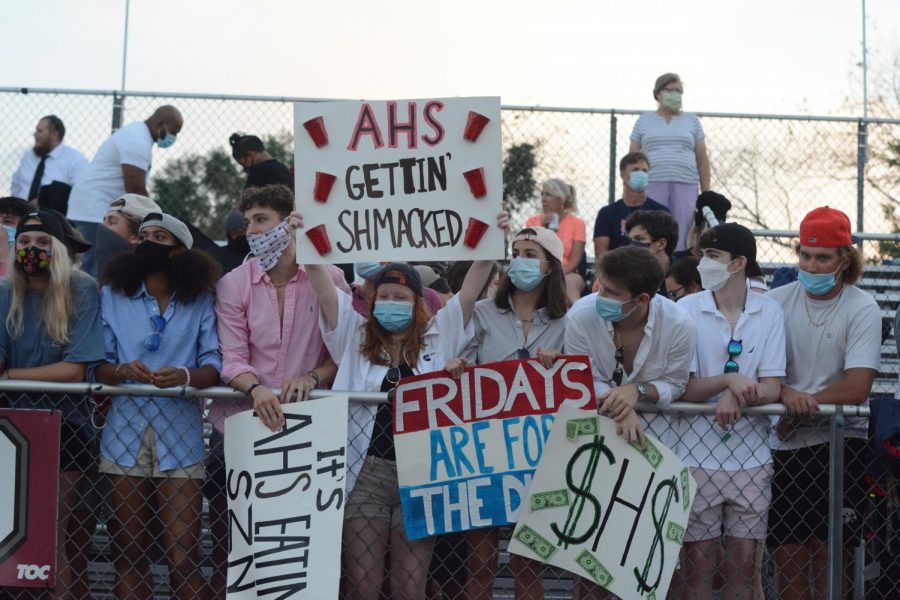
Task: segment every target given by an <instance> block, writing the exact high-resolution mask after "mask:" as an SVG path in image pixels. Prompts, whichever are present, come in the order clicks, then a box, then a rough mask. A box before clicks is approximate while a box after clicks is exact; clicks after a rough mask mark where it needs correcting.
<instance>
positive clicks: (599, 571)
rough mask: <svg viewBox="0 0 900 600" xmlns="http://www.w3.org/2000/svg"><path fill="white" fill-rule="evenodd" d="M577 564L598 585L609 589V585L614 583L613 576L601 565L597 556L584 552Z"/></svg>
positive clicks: (579, 556) (577, 559)
mask: <svg viewBox="0 0 900 600" xmlns="http://www.w3.org/2000/svg"><path fill="white" fill-rule="evenodd" d="M575 562H577V563H578V565H579V566H580V567H581V568H582V569H584V570H585V571H587V572H588V574H590V576H591V578H592V579H593V580H594V581H596V582H597V585H599V586H602V587H605V588H608V587H609V584H611V583H612V582H613V576H612V574H611V573H610V572H609V571H607V570H606V569H605V568H604V567H603V565H601V564H600V561H599V560H597V557H596V556H594V555H593V554H591V553H590V552H588V551H587V550H582V551H581V554H579V555H578V558H576V559H575Z"/></svg>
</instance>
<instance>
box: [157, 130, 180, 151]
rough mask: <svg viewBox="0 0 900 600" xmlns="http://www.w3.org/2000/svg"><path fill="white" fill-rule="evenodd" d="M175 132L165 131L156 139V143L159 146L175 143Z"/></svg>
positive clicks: (164, 146)
mask: <svg viewBox="0 0 900 600" xmlns="http://www.w3.org/2000/svg"><path fill="white" fill-rule="evenodd" d="M175 137H176V136H175V134H174V133H169V132H168V131H167V132H166V135H165V136H160V138H159V139H158V140H156V145H157V146H159V147H160V148H169V147H171V146H172V144H174V143H175Z"/></svg>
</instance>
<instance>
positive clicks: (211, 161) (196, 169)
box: [150, 131, 294, 240]
mask: <svg viewBox="0 0 900 600" xmlns="http://www.w3.org/2000/svg"><path fill="white" fill-rule="evenodd" d="M263 143H264V144H265V146H266V150H267V151H268V152H269V154H271V155H272V157H273V158H275V159H276V160H279V161H281V162H283V163H285V164H287V165H291V164H293V162H294V149H293V137H292V136H291V134H290V133H289V132H286V131H285V132H281V133H278V134H274V135H269V136H266V137H264V138H263ZM244 182H245V177H244V175H243V173H241V171H240V168H239V167H238V164H237V163H236V162H235V161H234V159H233V158H232V157H231V154H230V153H229V152H226V151H225V150H224V149H222V148H214V149H212V150H210V151H209V152H207V153H206V154H199V153H192V154H188V155H185V156H183V157H181V158H179V159H177V160H174V161H172V162H169V163H168V164H166V166H165V167H164V168H163V169H162V170H161V171H160V172H159V173H157V174H155V175H154V176H153V177H152V178H151V181H150V187H151V190H152V191H151V193H152V195H153V199H154V200H156V202H157V203H158V204H159V205H160V207H161V208H162V209H163V210H164V211H165V212H167V213H170V214H172V215H174V216H176V217H178V218H179V219H181V220H183V221H185V222H188V223H191V224H193V225H195V226H196V227H198V228H199V229H200V230H201V231H203V233H205V234H206V235H208V236H209V237H210V238H212V239H214V240H217V239H222V238H223V237H224V235H225V231H224V223H225V217H226V216H227V215H228V213H229V212H230V211H232V210H234V209H235V208H236V207H237V205H238V201H239V200H240V198H241V193H243V191H244Z"/></svg>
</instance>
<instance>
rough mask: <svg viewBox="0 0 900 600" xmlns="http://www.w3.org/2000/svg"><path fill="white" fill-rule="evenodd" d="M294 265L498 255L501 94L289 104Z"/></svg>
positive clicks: (500, 239)
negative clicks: (296, 217) (300, 221)
mask: <svg viewBox="0 0 900 600" xmlns="http://www.w3.org/2000/svg"><path fill="white" fill-rule="evenodd" d="M294 158H295V164H296V171H295V173H296V174H295V188H296V202H297V209H298V210H299V211H300V212H301V213H302V214H303V217H304V225H305V228H304V229H303V230H300V231H298V234H297V261H298V262H300V263H307V264H315V263H348V262H361V261H370V260H372V259H373V256H382V257H385V259H390V260H400V261H402V260H418V261H430V260H474V259H497V258H502V257H503V232H502V231H501V230H500V229H498V228H497V227H496V226H495V223H496V216H497V213H498V212H499V211H500V207H501V204H502V195H503V189H502V163H501V148H500V99H499V98H441V99H424V100H388V101H380V102H365V101H363V102H300V103H297V104H295V105H294Z"/></svg>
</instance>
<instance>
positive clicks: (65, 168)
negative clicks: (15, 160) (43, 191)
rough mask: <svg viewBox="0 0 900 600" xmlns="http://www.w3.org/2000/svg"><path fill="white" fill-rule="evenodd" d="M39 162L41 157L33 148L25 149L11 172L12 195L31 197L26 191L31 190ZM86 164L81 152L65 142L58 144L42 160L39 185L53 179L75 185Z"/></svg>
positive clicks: (48, 182) (51, 181) (48, 183)
mask: <svg viewBox="0 0 900 600" xmlns="http://www.w3.org/2000/svg"><path fill="white" fill-rule="evenodd" d="M40 163H41V157H40V156H38V155H37V154H35V153H34V150H26V151H25V154H23V155H22V160H21V161H20V162H19V168H18V169H17V170H16V172H15V173H14V174H13V178H12V195H13V196H15V197H16V198H21V199H23V200H31V199H32V198H29V197H28V192H29V191H30V190H31V182H32V181H33V180H34V175H35V173H36V172H37V168H38V165H39V164H40ZM87 166H88V161H87V159H86V158H85V157H84V155H83V154H82V153H81V152H79V151H78V150H76V149H75V148H70V147H69V146H66V145H65V144H60V145H58V146H57V147H56V148H54V149H53V151H51V152H50V154H48V155H47V160H46V161H44V176H43V177H42V178H41V186H45V185H50V184H51V183H53V182H54V181H59V182H60V183H65V184H68V185H75V182H76V181H78V178H79V177H81V175H82V174H83V173H84V171H85V170H86V169H87Z"/></svg>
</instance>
